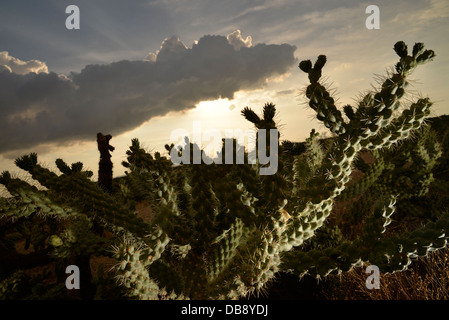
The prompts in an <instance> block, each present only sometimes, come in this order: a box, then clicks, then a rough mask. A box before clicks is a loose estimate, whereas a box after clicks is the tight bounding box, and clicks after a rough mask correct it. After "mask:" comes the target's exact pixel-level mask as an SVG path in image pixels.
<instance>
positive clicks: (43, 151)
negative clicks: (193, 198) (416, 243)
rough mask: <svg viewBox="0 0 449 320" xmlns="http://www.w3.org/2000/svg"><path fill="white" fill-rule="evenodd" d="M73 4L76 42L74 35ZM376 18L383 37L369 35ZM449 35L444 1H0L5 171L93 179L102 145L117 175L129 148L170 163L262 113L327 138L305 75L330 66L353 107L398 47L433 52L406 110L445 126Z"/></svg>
mask: <svg viewBox="0 0 449 320" xmlns="http://www.w3.org/2000/svg"><path fill="white" fill-rule="evenodd" d="M70 5H76V6H77V7H78V8H79V18H80V19H79V29H68V28H67V27H66V20H67V19H70V18H71V14H72V13H73V12H71V11H69V12H68V13H66V8H67V7H68V6H70ZM370 5H376V6H377V7H378V8H379V22H380V24H379V28H378V29H368V28H367V27H366V21H367V19H370V16H371V12H368V13H367V12H366V8H367V7H368V6H370ZM71 21H72V20H71ZM448 31H449V1H447V0H399V1H396V0H394V1H391V0H390V1H384V0H382V1H354V0H351V1H349V0H345V1H330V0H326V1H324V0H252V1H250V0H236V1H222V0H195V1H193V0H134V1H118V0H82V1H76V0H71V1H65V0H39V1H35V0H34V1H25V0H15V1H6V0H0V170H1V171H4V170H9V171H11V172H12V173H13V174H17V175H18V176H21V175H23V174H22V173H21V170H20V169H18V168H17V167H15V165H14V159H16V158H17V157H19V156H22V155H24V154H29V153H30V152H36V153H38V155H39V161H40V163H41V164H43V165H45V166H46V167H48V168H50V169H55V164H54V161H55V160H56V159H57V158H62V159H63V160H65V161H66V162H67V163H69V164H70V163H73V162H78V161H81V162H83V163H84V165H85V167H87V168H88V169H90V170H92V171H93V172H94V179H95V177H96V174H97V172H98V161H99V152H98V149H97V145H96V134H97V132H102V133H103V134H111V135H112V137H113V138H112V140H111V141H110V143H111V145H113V146H114V147H115V151H114V152H112V161H113V163H114V176H120V175H123V173H124V171H125V168H123V167H122V165H121V162H122V161H123V160H126V154H125V152H126V150H127V149H128V147H129V145H130V144H131V139H132V138H138V139H139V140H140V141H141V143H142V145H143V146H144V147H145V148H146V149H147V150H148V151H151V152H155V151H160V152H162V153H163V154H164V153H166V152H165V150H164V148H163V146H164V145H165V144H166V143H170V142H175V141H170V136H171V133H172V132H173V131H174V130H176V129H184V130H186V131H188V132H193V130H194V126H195V125H198V124H200V126H201V129H202V130H203V131H206V130H219V131H220V132H223V134H224V132H225V130H227V129H231V130H232V129H234V130H237V129H241V130H247V129H250V128H252V125H251V123H249V122H248V121H246V120H245V119H244V118H243V117H242V116H241V114H240V112H241V110H242V109H243V108H244V107H246V106H248V107H250V108H252V109H253V110H255V111H256V112H260V111H261V109H262V107H263V105H264V104H265V103H266V102H272V103H274V104H275V105H276V107H277V111H278V115H277V117H276V120H277V121H278V124H279V129H280V132H281V140H284V139H285V140H291V141H303V140H304V139H305V138H306V137H307V136H308V135H309V132H310V130H311V129H313V128H315V129H317V130H318V131H320V132H323V134H325V132H326V130H325V128H324V126H323V125H322V124H321V123H320V122H319V121H318V120H317V119H316V118H315V117H314V112H313V110H311V109H310V108H307V106H306V105H305V102H306V100H305V97H304V94H303V92H304V88H305V87H306V86H307V84H308V83H307V81H308V79H307V75H306V74H304V73H303V72H302V71H300V70H299V68H298V64H299V62H300V61H301V60H306V59H310V60H312V61H314V60H316V58H317V57H318V55H320V54H325V55H326V56H327V61H328V62H327V64H326V66H325V67H324V70H323V77H324V79H325V82H326V84H327V85H328V86H329V88H330V89H331V90H332V92H333V96H334V98H335V99H336V100H337V106H338V107H343V106H344V105H345V104H352V105H356V102H357V99H359V98H360V96H361V95H362V94H364V93H366V92H367V91H368V90H374V89H378V86H379V84H378V83H377V82H376V79H378V78H379V76H385V75H386V74H387V71H388V70H390V68H391V67H392V66H394V64H395V63H396V62H397V60H398V57H397V55H396V54H395V52H394V51H393V46H394V44H395V43H396V42H397V41H400V40H402V41H404V42H405V43H406V44H408V46H409V50H411V48H412V47H413V44H414V43H415V42H423V43H424V44H425V46H426V48H427V49H432V50H434V51H435V53H436V58H435V59H434V61H433V62H431V63H429V64H426V65H423V66H420V67H419V68H418V69H417V70H416V71H415V73H414V74H413V75H412V76H411V79H413V80H414V81H413V87H412V91H411V94H410V95H408V96H407V99H408V100H410V101H413V100H416V99H417V97H419V96H428V97H430V98H431V100H432V101H433V102H434V106H433V115H434V116H438V115H443V114H449V101H448V99H447V98H446V96H445V93H446V91H447V83H448V77H449V76H448V75H449V67H448V66H449V63H448V62H449V61H448V60H449V42H448V41H447V33H448ZM404 103H405V104H406V103H407V100H406V101H404ZM204 143H205V144H207V142H206V141H205V142H204ZM55 170H57V169H55Z"/></svg>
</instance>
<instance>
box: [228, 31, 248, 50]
mask: <svg viewBox="0 0 449 320" xmlns="http://www.w3.org/2000/svg"><path fill="white" fill-rule="evenodd" d="M226 38H227V39H228V42H229V43H230V44H231V45H232V46H233V47H234V49H235V50H240V48H241V47H245V48H249V47H251V46H252V45H253V44H252V38H251V36H247V37H246V39H243V37H242V34H241V32H240V30H235V31H234V32H232V33H230V34H228V35H227V37H226Z"/></svg>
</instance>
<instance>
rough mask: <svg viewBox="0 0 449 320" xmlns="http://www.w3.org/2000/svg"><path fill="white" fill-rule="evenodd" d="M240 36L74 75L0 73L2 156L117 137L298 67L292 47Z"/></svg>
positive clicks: (170, 42)
mask: <svg viewBox="0 0 449 320" xmlns="http://www.w3.org/2000/svg"><path fill="white" fill-rule="evenodd" d="M238 36H240V34H238V35H237V34H234V37H233V38H232V44H231V43H230V42H229V41H228V39H227V38H226V37H224V36H204V37H203V38H201V39H200V40H199V41H198V42H197V43H196V44H194V45H193V46H192V47H191V48H188V47H186V46H185V45H184V44H183V43H182V42H181V41H180V40H179V39H178V38H177V37H172V38H170V39H166V40H165V41H164V42H163V43H162V46H161V48H160V50H159V51H158V52H157V53H155V54H149V55H148V57H147V59H145V60H139V61H128V60H123V61H119V62H115V63H111V64H106V65H88V66H86V67H85V68H84V69H83V70H82V71H81V72H79V73H72V74H71V75H70V76H69V77H64V76H61V75H57V74H56V73H53V72H50V73H45V72H42V73H38V74H36V73H27V74H17V73H15V72H14V70H13V69H12V68H11V67H8V66H6V67H3V68H0V153H2V152H5V151H11V150H17V149H23V148H29V147H33V146H35V145H38V144H40V143H53V142H56V143H62V142H64V141H68V140H75V139H81V140H82V139H88V140H92V137H95V135H96V133H97V132H100V131H101V132H107V133H111V134H113V135H118V134H120V133H123V132H125V131H127V130H131V129H134V128H136V127H137V126H139V125H141V124H142V123H143V122H145V121H147V120H149V119H151V118H152V117H155V116H161V115H164V114H167V113H168V112H170V111H180V110H188V109H190V108H193V107H194V106H195V105H196V104H197V103H198V102H200V101H202V100H211V99H217V98H220V97H221V98H230V99H232V98H233V96H234V93H235V92H236V91H238V90H241V89H252V88H258V87H261V86H263V84H264V82H265V81H266V79H267V78H268V77H270V76H276V75H280V74H284V73H285V72H287V71H288V69H289V68H290V67H291V66H292V65H293V64H294V63H295V58H294V51H295V47H294V46H291V45H288V44H282V45H266V44H257V45H255V46H248V41H247V42H246V45H245V44H243V43H242V46H239V45H237V46H236V43H237V44H238V40H239V39H238ZM242 41H244V39H242ZM237 48H238V50H237ZM11 70H12V71H11Z"/></svg>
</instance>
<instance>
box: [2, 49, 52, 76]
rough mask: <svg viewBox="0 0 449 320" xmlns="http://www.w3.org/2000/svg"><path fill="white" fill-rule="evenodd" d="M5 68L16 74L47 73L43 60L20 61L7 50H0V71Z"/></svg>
mask: <svg viewBox="0 0 449 320" xmlns="http://www.w3.org/2000/svg"><path fill="white" fill-rule="evenodd" d="M5 69H6V70H8V71H10V72H14V73H16V74H27V73H30V72H35V73H41V72H43V73H48V67H47V65H46V64H45V62H42V61H39V60H29V61H22V60H20V59H17V58H14V57H11V56H10V55H9V53H8V52H7V51H0V72H1V71H2V70H3V71H4V70H5Z"/></svg>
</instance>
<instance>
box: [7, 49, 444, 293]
mask: <svg viewBox="0 0 449 320" xmlns="http://www.w3.org/2000/svg"><path fill="white" fill-rule="evenodd" d="M395 51H396V52H397V53H398V55H399V56H400V61H399V62H398V64H397V65H396V72H395V73H393V74H391V75H389V76H388V78H387V79H386V80H385V81H384V83H383V84H382V87H381V89H380V91H379V92H372V93H370V94H367V95H366V96H365V97H364V98H363V99H362V100H361V101H360V103H359V106H358V108H357V109H356V110H354V108H353V107H351V106H345V107H344V114H345V115H346V116H347V118H348V120H345V119H344V117H343V113H342V112H341V111H340V110H338V108H337V106H336V105H335V101H334V99H333V98H332V97H331V96H330V94H329V93H328V91H327V90H326V88H325V87H324V86H323V85H322V84H321V83H320V78H321V74H322V71H323V67H324V66H325V63H326V57H325V56H323V55H321V56H319V57H318V60H317V61H316V63H315V64H313V65H312V63H311V62H310V61H308V60H307V61H303V62H301V63H300V65H299V67H300V69H301V70H302V71H304V72H306V73H307V74H308V76H309V79H310V85H309V86H308V87H307V89H306V96H307V98H308V99H309V105H310V107H311V108H312V109H313V110H315V111H316V113H317V118H318V120H320V121H323V123H324V125H325V126H326V127H327V128H329V130H330V131H331V132H332V133H333V134H334V137H332V138H330V139H327V140H320V139H319V135H318V134H317V133H316V132H315V131H312V133H311V135H310V138H308V139H307V140H306V142H305V144H304V149H305V151H304V152H303V153H301V154H299V155H292V154H290V153H289V152H287V149H285V151H286V152H281V153H280V154H279V170H278V172H277V173H276V174H275V175H273V176H260V175H259V174H258V168H257V166H258V165H250V164H238V165H228V164H226V165H217V164H210V165H207V164H204V163H202V164H194V165H185V164H184V165H181V166H172V165H171V162H170V160H169V159H167V158H165V157H162V156H161V155H160V154H159V153H156V154H154V155H151V154H149V153H147V152H146V151H145V150H143V149H142V148H141V147H140V144H139V141H138V140H137V139H134V140H133V141H132V145H131V147H130V150H129V151H128V152H127V155H128V158H127V161H125V162H124V163H123V165H124V166H125V167H126V168H128V169H129V171H128V172H127V175H126V177H125V178H122V179H120V180H118V181H117V184H119V185H120V188H116V190H115V191H114V193H113V194H108V193H105V192H104V191H103V190H102V189H100V188H99V187H98V185H97V184H96V183H94V182H92V181H90V176H91V173H89V172H86V171H83V170H82V165H79V164H74V165H72V168H70V167H69V166H68V165H66V164H65V163H64V162H63V161H62V160H58V161H57V166H58V168H59V169H60V171H61V172H62V174H61V175H59V176H58V175H57V174H55V173H53V172H51V171H49V170H47V169H45V168H43V167H42V166H40V165H39V164H38V163H37V156H36V155H35V154H32V155H30V156H24V157H22V158H20V159H18V160H17V161H16V163H17V165H18V166H19V167H20V168H22V169H24V170H26V171H28V172H29V173H30V174H31V175H32V177H33V178H34V179H36V180H37V181H39V182H40V184H42V185H43V186H45V187H46V188H47V189H48V191H43V190H37V189H36V188H34V187H32V186H30V185H28V184H27V183H25V182H24V181H21V180H20V179H13V178H12V177H11V176H10V174H9V173H7V172H5V173H3V175H2V177H1V179H0V183H2V184H4V185H5V186H6V187H7V188H8V190H9V192H10V193H11V194H12V195H13V198H12V199H8V200H6V199H2V200H1V201H2V203H1V204H2V207H1V208H0V210H1V211H0V212H1V213H3V215H4V216H5V217H7V218H10V217H14V218H15V219H18V218H20V217H25V218H29V217H30V216H33V215H35V214H44V215H45V216H49V217H55V219H60V220H58V221H62V222H63V223H62V227H59V228H55V229H54V230H51V231H50V232H48V235H47V237H48V241H47V243H48V244H49V245H51V246H53V247H54V249H53V252H54V255H55V257H56V258H58V259H65V258H67V256H68V255H69V254H71V253H72V254H75V255H77V254H78V255H79V254H81V252H79V250H78V249H76V248H79V247H80V248H83V250H87V249H89V250H88V252H89V254H96V255H106V256H109V257H111V258H113V259H115V260H116V267H115V268H114V272H115V275H116V278H117V280H118V281H117V283H118V284H119V285H120V286H122V287H123V288H125V289H126V293H127V295H128V297H130V298H135V299H187V298H190V299H238V298H241V297H245V296H248V295H250V294H252V293H254V292H260V291H261V290H263V289H264V288H265V285H266V284H267V282H269V281H270V280H272V279H274V278H275V277H276V274H277V273H278V272H281V271H285V270H289V271H292V272H295V273H296V274H298V275H303V274H306V273H310V274H314V275H316V276H326V275H327V274H329V273H330V272H333V271H341V270H348V269H350V268H351V267H353V266H357V265H360V264H362V263H363V262H369V263H374V264H377V265H378V266H379V267H380V268H381V270H382V271H384V272H388V271H395V270H403V269H404V268H406V267H407V265H408V264H409V263H410V262H411V260H412V259H413V258H414V257H416V256H419V255H424V254H426V253H427V252H428V251H430V250H434V249H438V248H442V247H444V246H445V245H446V239H447V237H446V234H448V233H447V230H448V228H449V220H448V215H447V214H446V213H443V214H441V212H436V213H435V217H434V218H435V219H434V221H433V222H430V223H428V224H427V225H426V226H425V227H424V228H422V229H418V230H415V231H410V232H409V231H407V232H405V233H402V234H397V235H396V234H394V235H389V228H390V226H391V225H392V224H394V223H395V216H396V215H397V214H398V212H399V213H400V214H404V212H405V211H406V210H407V209H406V206H405V207H401V203H404V201H403V200H404V199H406V200H409V199H411V198H419V197H424V196H426V192H427V190H428V188H429V185H431V183H432V179H433V176H432V170H433V169H434V167H435V166H436V165H437V159H438V158H439V156H440V155H441V152H442V150H441V148H440V147H439V144H438V143H437V141H436V140H435V137H434V136H432V133H430V131H429V130H428V131H425V130H421V129H420V128H421V127H422V126H423V123H424V121H425V119H426V118H427V117H429V114H430V107H431V105H432V104H431V102H430V100H429V99H419V100H418V101H417V102H415V103H413V104H412V105H411V106H409V107H406V108H405V109H404V110H403V111H402V113H400V114H398V112H399V108H400V106H401V104H400V99H401V97H402V96H403V95H404V93H405V89H406V88H407V85H408V80H407V76H408V75H409V74H410V73H411V72H412V71H413V69H414V68H415V67H417V66H418V65H420V64H423V63H425V62H428V61H430V60H431V59H432V58H433V57H434V53H433V51H431V50H424V46H423V45H422V44H415V46H414V47H413V53H412V55H408V52H407V48H406V46H405V44H404V43H402V42H398V43H397V44H396V45H395ZM242 114H243V115H244V116H245V118H246V119H247V120H249V121H250V122H252V123H254V125H255V126H256V128H257V129H275V128H276V122H275V120H274V118H275V115H276V108H275V106H274V104H272V103H267V104H266V105H265V106H264V108H263V116H262V117H260V116H258V115H257V114H256V113H255V112H254V111H252V110H251V109H250V108H245V109H244V110H243V111H242ZM418 129H419V130H421V133H420V134H419V135H417V137H418V141H417V142H414V143H408V142H407V143H403V144H402V145H401V147H398V149H396V150H399V151H396V152H395V153H393V152H388V151H385V149H386V148H390V147H392V146H397V145H398V142H399V141H408V140H407V139H408V138H410V135H411V133H412V132H418V131H419V130H418ZM194 148H198V146H195V145H191V148H190V149H184V150H179V152H180V153H182V152H187V150H193V149H194ZM169 149H170V147H169V146H167V150H169ZM280 150H281V151H282V150H284V149H283V147H282V146H280ZM225 151H226V150H223V152H222V155H224V152H225ZM362 151H363V152H370V153H371V154H372V155H373V156H374V159H375V161H374V163H373V164H371V165H368V164H366V163H363V162H362V161H361V160H360V158H359V154H360V153H361V152H362ZM410 165H411V167H410ZM355 167H357V168H359V169H360V170H361V171H362V172H363V173H364V177H363V178H362V179H361V180H359V181H358V182H355V183H354V182H352V181H351V174H352V172H353V170H354V168H355ZM410 172H412V173H413V175H410V176H409V179H408V180H407V177H405V175H406V174H409V173H410ZM401 177H402V178H401ZM395 179H397V181H400V182H401V183H404V184H406V185H407V188H398V186H396V185H394V184H391V182H392V181H394V180H395ZM401 179H402V180H401ZM349 183H352V185H351V186H349V187H348V184H349ZM354 198H358V199H360V201H359V202H358V203H360V204H363V208H362V210H361V212H363V214H360V215H359V216H357V215H349V218H350V219H348V221H352V222H354V224H358V223H360V222H361V221H363V224H362V225H363V227H364V229H362V230H361V234H359V235H358V236H357V237H355V238H352V239H350V238H345V239H340V240H339V241H336V242H335V243H334V244H333V246H327V247H323V246H312V249H306V246H305V245H306V244H307V243H310V241H311V239H313V236H314V235H315V234H316V233H317V232H319V229H320V228H326V225H324V224H325V222H326V221H327V220H329V219H328V217H329V216H330V215H331V213H332V212H335V210H334V204H335V203H336V202H338V201H344V200H348V199H354ZM142 204H144V205H146V206H147V207H150V208H151V215H150V217H148V219H146V220H145V221H144V220H143V219H142V218H141V217H139V215H138V212H137V210H136V208H137V207H139V206H140V205H142ZM415 209H416V207H415ZM351 212H354V208H352V209H350V210H348V213H349V214H350V213H351ZM351 219H352V220H351ZM94 222H95V223H97V224H101V225H102V227H103V228H104V230H105V232H104V233H103V234H99V233H98V232H96V231H95V228H94V227H93V225H94ZM345 227H347V226H345V225H344V224H343V225H341V228H342V229H343V231H345V230H344V228H345ZM106 233H107V236H105V234H106ZM329 234H331V235H332V234H336V233H333V232H329ZM309 248H310V246H309ZM77 250H78V251H77ZM11 279H12V278H9V279H8V280H7V281H8V282H7V285H6V284H5V286H10V283H11ZM5 283H6V282H5ZM5 286H4V287H5Z"/></svg>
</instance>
